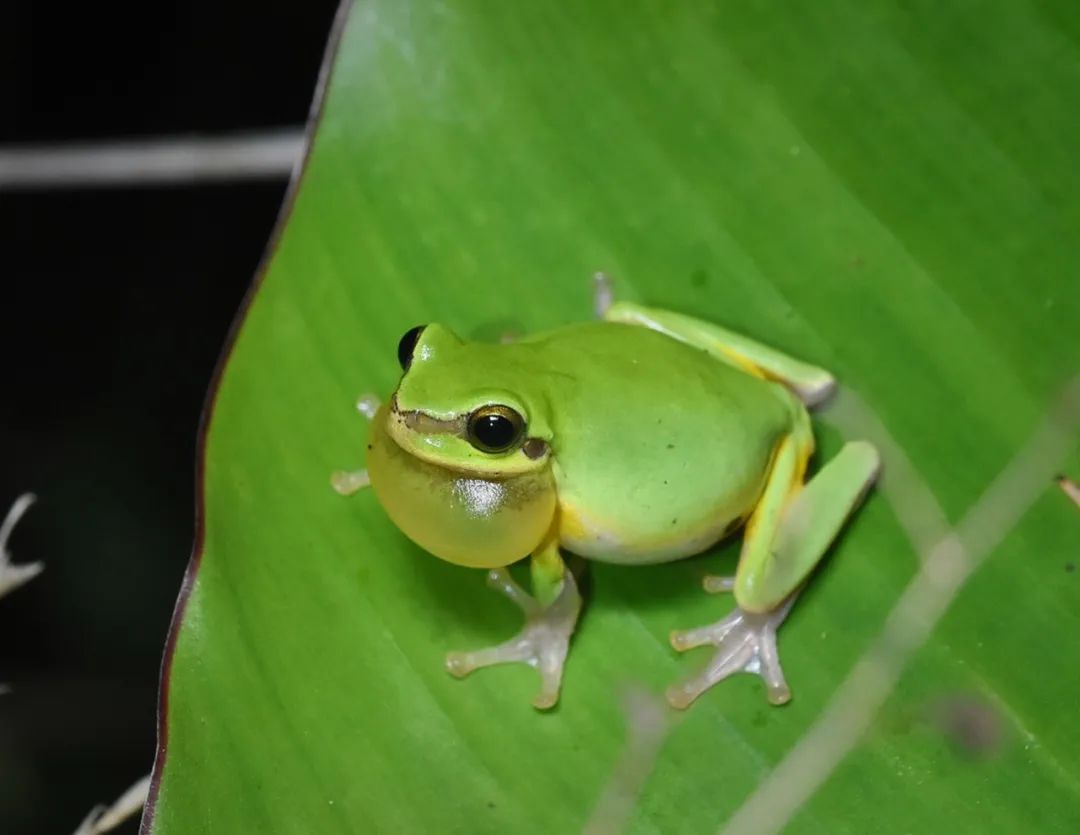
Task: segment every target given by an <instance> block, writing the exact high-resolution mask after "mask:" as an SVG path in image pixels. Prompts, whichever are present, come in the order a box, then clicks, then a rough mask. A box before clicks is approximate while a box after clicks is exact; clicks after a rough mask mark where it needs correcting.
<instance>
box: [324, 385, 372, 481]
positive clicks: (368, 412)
mask: <svg viewBox="0 0 1080 835" xmlns="http://www.w3.org/2000/svg"><path fill="white" fill-rule="evenodd" d="M380 405H381V404H380V402H379V398H378V397H376V396H375V395H374V394H362V395H360V397H359V398H357V400H356V411H358V412H359V413H360V414H362V415H363V416H364V417H366V418H367V419H368V420H371V419H372V418H374V417H375V413H376V412H377V411H379V406H380ZM330 486H331V487H333V488H334V490H336V491H337V492H338V493H340V494H341V495H342V496H351V495H352V494H353V493H359V492H360V491H361V490H363V489H364V488H365V487H370V486H371V479H370V478H369V477H368V471H367V470H335V471H334V472H332V473H331V474H330Z"/></svg>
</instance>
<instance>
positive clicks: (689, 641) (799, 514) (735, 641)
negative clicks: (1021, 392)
mask: <svg viewBox="0 0 1080 835" xmlns="http://www.w3.org/2000/svg"><path fill="white" fill-rule="evenodd" d="M812 450H813V438H812V436H811V435H810V434H809V427H808V425H800V426H799V427H797V428H796V430H795V432H794V433H793V434H792V435H790V436H788V437H787V438H785V439H784V440H783V441H782V442H781V444H780V447H779V449H778V450H777V453H776V456H775V459H774V462H773V466H772V468H771V470H770V472H769V477H768V481H767V483H766V486H765V490H764V493H763V494H762V497H761V499H760V501H759V502H758V505H757V507H756V508H755V510H754V513H753V514H752V515H751V517H750V520H749V522H748V523H747V527H746V533H745V536H744V540H743V549H742V554H741V556H740V558H739V567H738V569H737V571H736V574H735V578H734V580H733V581H732V580H731V579H730V578H706V583H705V587H706V589H707V590H708V591H727V590H731V591H733V592H734V593H735V602H736V603H737V604H738V605H737V607H736V609H735V611H733V612H732V613H731V614H730V615H728V616H727V617H726V618H724V619H723V620H720V621H718V622H717V623H714V624H711V625H709V626H704V627H699V628H697V629H688V630H685V631H676V632H672V634H671V644H672V646H674V647H675V649H677V650H679V651H683V650H687V649H690V648H692V647H697V646H702V645H704V644H711V645H713V646H715V647H716V652H715V653H714V654H713V657H712V659H711V660H710V661H709V663H708V665H706V667H705V669H704V670H702V672H701V673H699V674H698V675H697V676H694V677H693V678H691V679H689V680H688V681H685V682H683V683H682V684H678V685H675V686H673V687H671V688H669V689H668V692H667V698H668V701H669V702H670V703H671V704H672V706H674V707H677V708H685V707H687V706H688V705H689V704H690V703H691V702H692V701H693V700H694V699H696V698H697V697H698V696H700V695H701V694H702V693H704V692H705V691H706V690H708V689H709V688H710V687H712V686H713V685H714V684H716V683H717V682H719V681H722V680H723V679H725V678H727V677H728V676H730V675H732V674H734V673H738V672H747V673H755V674H757V675H759V676H761V677H762V679H764V681H765V686H766V691H767V694H768V698H769V701H770V702H772V703H773V704H784V703H785V702H787V701H788V700H789V699H790V698H791V691H790V689H789V688H788V686H787V682H786V681H785V680H784V672H783V669H782V668H781V666H780V658H779V655H778V653H777V649H776V630H777V629H778V628H779V626H780V624H781V623H783V621H784V618H785V617H787V614H788V612H789V611H790V609H791V606H792V604H793V603H794V602H795V598H796V597H797V596H798V593H799V588H800V586H801V585H802V584H803V582H804V581H805V580H806V577H807V576H808V575H809V574H810V572H811V570H812V569H813V568H814V566H815V565H816V564H817V563H818V561H819V560H820V559H821V557H822V556H823V555H824V553H825V551H826V549H827V548H828V547H829V544H830V543H831V542H832V540H833V539H834V538H835V537H836V534H837V533H838V532H839V531H840V528H841V527H843V524H844V522H845V520H846V519H847V518H848V517H849V516H850V515H851V513H852V512H853V511H854V510H855V508H856V506H857V505H858V504H859V502H860V501H861V499H862V497H863V496H864V495H865V494H866V491H867V490H868V489H869V487H870V485H871V484H873V482H874V479H875V478H876V476H877V473H878V470H879V467H880V461H879V458H878V454H877V450H875V449H874V447H873V446H871V445H870V444H868V443H866V442H864V441H854V442H851V443H848V444H846V445H845V446H844V448H843V449H842V450H840V453H839V454H838V455H837V456H836V457H835V458H834V459H832V460H831V461H830V462H829V463H828V464H826V465H825V466H824V467H823V468H822V469H821V471H820V472H819V473H818V474H817V475H816V476H815V477H814V478H813V479H811V481H810V482H809V483H807V484H806V485H805V486H803V484H802V478H803V471H804V468H805V465H806V461H807V459H808V458H809V455H810V452H811V451H812Z"/></svg>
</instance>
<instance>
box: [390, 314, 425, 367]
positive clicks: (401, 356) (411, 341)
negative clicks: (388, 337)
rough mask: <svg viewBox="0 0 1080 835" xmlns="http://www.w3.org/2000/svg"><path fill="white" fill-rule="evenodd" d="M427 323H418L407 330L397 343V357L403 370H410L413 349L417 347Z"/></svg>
mask: <svg viewBox="0 0 1080 835" xmlns="http://www.w3.org/2000/svg"><path fill="white" fill-rule="evenodd" d="M425 327H427V326H426V325H417V326H416V327H415V328H410V329H409V330H407V331H405V335H404V336H403V337H401V341H400V342H398V344H397V359H398V362H399V363H401V370H402V371H408V370H409V364H410V363H411V362H412V355H413V350H415V348H416V343H417V342H418V341H419V340H420V334H422V333H423V332H424V328H425Z"/></svg>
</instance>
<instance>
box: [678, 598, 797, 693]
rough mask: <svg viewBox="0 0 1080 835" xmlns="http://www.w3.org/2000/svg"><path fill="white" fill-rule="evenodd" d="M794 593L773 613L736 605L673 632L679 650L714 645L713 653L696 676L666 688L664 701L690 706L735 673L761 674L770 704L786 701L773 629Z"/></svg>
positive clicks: (777, 625)
mask: <svg viewBox="0 0 1080 835" xmlns="http://www.w3.org/2000/svg"><path fill="white" fill-rule="evenodd" d="M720 590H721V589H719V588H718V589H717V591H720ZM796 596H797V595H796V594H793V595H791V596H790V597H789V598H788V599H787V600H786V601H784V603H782V604H781V605H780V607H779V608H777V609H775V610H773V611H772V612H765V613H763V614H756V613H753V612H747V611H745V610H744V609H742V608H741V607H737V608H736V609H735V611H733V612H732V613H731V614H730V615H728V616H727V617H726V618H724V619H723V620H720V621H717V622H716V623H713V624H710V625H709V626H701V627H698V628H697V629H686V630H676V631H674V632H672V633H671V645H672V646H673V647H675V649H677V650H678V651H679V652H684V651H685V650H688V649H692V648H693V647H700V646H704V645H706V644H711V645H712V646H714V647H716V652H715V653H714V654H713V657H712V659H711V660H710V661H709V663H708V664H707V665H706V667H705V669H704V670H702V671H701V672H700V673H699V674H698V675H696V676H694V677H693V678H690V679H688V680H686V681H684V682H682V683H681V684H675V685H672V686H671V687H669V688H668V690H667V700H668V702H669V703H670V704H671V706H672V707H675V708H679V709H680V710H682V709H683V708H686V707H689V705H690V703H691V702H693V701H694V699H696V698H697V697H698V696H700V695H701V694H702V693H704V692H705V691H706V690H708V689H709V688H710V687H712V686H713V685H714V684H716V683H717V682H720V681H723V680H724V679H725V678H727V677H728V676H731V675H734V674H735V673H754V674H756V675H759V676H761V678H762V679H763V680H764V681H765V689H766V694H767V696H768V699H769V701H770V702H772V704H774V705H782V704H784V703H786V702H788V701H789V700H790V699H791V690H790V689H789V688H788V685H787V682H786V681H785V680H784V671H783V669H781V667H780V656H779V655H778V653H777V651H776V630H777V629H778V628H779V627H780V624H781V623H783V621H784V618H785V617H787V613H788V611H789V610H790V609H791V605H792V604H793V603H794V602H795V598H796Z"/></svg>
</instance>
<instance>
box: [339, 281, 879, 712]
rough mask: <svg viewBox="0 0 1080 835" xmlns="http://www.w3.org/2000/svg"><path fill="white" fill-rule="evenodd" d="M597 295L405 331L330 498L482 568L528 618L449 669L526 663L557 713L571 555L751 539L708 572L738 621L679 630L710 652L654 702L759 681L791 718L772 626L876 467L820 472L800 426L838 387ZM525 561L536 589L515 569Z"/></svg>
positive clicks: (750, 343) (642, 554)
mask: <svg viewBox="0 0 1080 835" xmlns="http://www.w3.org/2000/svg"><path fill="white" fill-rule="evenodd" d="M593 294H594V312H595V315H594V317H593V318H591V319H587V320H585V321H581V322H576V323H571V324H567V325H563V326H560V327H557V328H554V329H549V330H545V331H541V332H538V333H535V334H532V335H526V336H518V337H513V338H507V339H502V340H500V341H498V342H486V341H475V340H469V339H464V338H461V337H459V336H458V335H457V334H456V333H454V332H453V331H452V330H451V329H449V328H447V327H445V326H442V325H439V324H434V323H433V324H428V325H424V326H417V327H414V328H411V329H410V330H408V331H407V332H406V333H405V334H404V335H403V336H402V337H401V339H400V341H399V343H398V351H397V353H398V361H399V364H400V366H401V370H402V373H401V377H400V380H399V382H398V384H397V387H396V388H395V389H394V391H393V393H392V394H391V396H390V398H389V400H388V401H387V402H385V403H384V402H382V401H380V400H379V399H378V398H377V397H375V396H373V395H365V396H363V397H362V398H361V399H360V400H359V401H358V404H357V405H358V409H359V411H360V412H362V413H363V414H364V415H365V416H366V417H367V418H368V419H369V421H370V429H369V436H368V444H367V448H368V454H367V461H366V465H367V466H366V468H365V469H363V470H354V471H338V472H336V473H334V474H333V476H332V479H331V481H332V484H333V486H334V487H335V489H336V490H337V491H338V492H339V493H342V494H345V495H348V494H352V493H355V492H358V491H359V490H361V489H362V488H367V487H370V488H371V489H372V490H373V492H374V495H375V498H376V500H377V502H378V504H379V505H381V506H382V508H383V509H384V510H385V512H386V514H387V515H388V517H389V519H390V520H391V521H392V522H393V523H394V524H395V525H396V526H397V527H398V528H399V529H400V530H401V532H402V533H403V534H404V535H405V536H406V537H408V538H409V539H411V540H412V541H413V542H415V543H416V544H417V545H419V546H420V547H421V548H422V549H424V550H425V551H428V552H430V553H431V554H433V555H434V556H436V557H439V558H441V559H443V560H446V561H448V562H450V563H453V564H456V565H458V566H462V567H468V568H474V569H483V570H485V571H486V572H487V582H488V584H489V585H490V586H491V587H492V588H493V589H495V590H496V591H497V592H499V593H500V594H502V595H503V596H505V597H506V598H508V599H509V600H510V601H512V602H513V603H514V604H515V605H516V606H517V607H519V608H520V609H521V611H522V613H523V615H524V625H523V627H522V629H521V631H520V632H518V633H517V634H516V635H514V636H513V637H511V638H510V639H509V640H507V641H505V642H503V643H499V644H497V645H495V646H491V647H487V648H481V649H474V650H468V651H452V652H450V653H449V654H447V655H446V660H445V666H446V669H447V671H448V672H449V673H450V674H452V675H453V676H456V677H459V678H460V677H464V676H466V675H468V674H470V673H472V672H473V671H475V670H478V669H480V668H484V667H489V666H492V665H496V664H504V663H521V664H526V665H528V666H531V667H533V668H534V669H535V670H537V672H538V673H539V677H540V688H539V690H538V691H537V693H536V695H535V697H534V698H533V705H534V707H536V708H537V709H540V710H546V709H549V708H552V707H554V706H555V705H556V704H557V702H558V700H559V696H560V691H561V688H562V680H563V669H564V666H565V663H566V659H567V656H568V652H569V646H570V640H571V637H572V635H573V633H574V630H575V627H576V625H577V622H578V619H579V616H580V614H581V609H582V595H581V592H580V590H579V581H578V577H577V576H576V572H575V570H573V569H572V567H571V565H570V560H571V559H574V560H584V561H585V562H587V561H597V562H603V563H612V564H617V565H620V566H627V567H631V566H632V567H635V568H636V569H637V570H647V569H646V568H645V566H648V565H650V564H659V563H665V562H670V561H673V560H679V559H685V558H689V557H692V556H695V555H698V554H701V553H703V552H705V551H708V550H709V549H710V548H712V547H713V546H714V545H716V544H717V543H719V542H721V541H722V540H725V539H727V538H729V537H733V536H735V535H736V534H738V533H741V537H742V542H741V547H740V551H739V558H738V562H737V566H736V568H735V572H734V574H733V575H731V576H725V575H719V574H706V575H705V576H704V577H703V578H702V585H703V587H704V590H705V591H706V592H709V593H719V592H728V593H730V594H731V595H732V596H733V598H734V604H735V605H734V608H733V609H732V610H731V611H730V612H729V613H728V614H727V615H725V616H724V617H721V618H719V619H718V620H716V621H715V622H713V623H709V624H705V625H702V626H695V627H691V628H687V629H677V630H674V631H672V632H671V633H670V635H669V640H670V643H671V645H672V647H673V648H674V649H675V650H676V651H680V652H683V651H686V650H689V649H692V648H695V647H701V646H711V647H713V653H712V656H711V659H710V660H709V661H708V662H707V663H706V664H705V665H704V667H703V668H702V669H701V670H700V671H699V672H697V673H696V674H694V675H692V676H690V677H689V678H686V679H684V680H682V681H679V682H676V683H674V684H672V685H671V686H670V687H669V688H668V689H667V691H666V698H667V701H668V703H669V704H670V705H671V706H672V707H674V708H677V709H685V708H687V707H688V706H689V705H690V704H691V703H692V702H694V700H696V699H697V698H699V697H700V696H701V695H702V694H703V693H705V691H707V690H709V689H710V688H711V687H713V686H714V685H716V684H718V683H719V682H721V681H723V680H724V679H727V678H728V677H730V676H732V675H734V674H736V673H751V674H756V675H758V676H759V677H760V678H761V679H762V681H763V683H764V688H765V695H766V697H767V699H768V701H769V702H770V703H772V704H776V705H781V704H785V703H786V702H788V701H789V700H790V699H791V689H790V687H789V686H788V684H787V681H786V678H785V676H784V672H783V668H782V666H781V663H780V658H779V654H778V650H777V640H776V634H777V630H778V628H779V627H780V625H781V624H782V623H783V621H784V619H785V618H786V617H787V615H788V613H789V611H790V610H791V608H792V605H793V604H794V602H795V600H796V598H797V597H798V596H799V594H800V592H801V591H802V589H803V587H804V586H805V584H806V583H807V581H808V580H809V577H810V575H811V574H812V572H813V570H814V569H815V567H816V566H817V565H818V564H819V563H820V562H821V560H822V559H823V557H824V556H825V554H826V552H827V551H828V549H829V547H830V545H831V544H832V542H833V540H834V539H835V538H836V536H837V534H838V533H839V532H840V531H841V529H842V528H843V527H844V526H845V524H846V523H847V521H848V520H849V519H851V518H852V516H853V515H854V514H855V512H856V510H857V508H858V507H859V506H860V505H861V503H862V502H863V500H864V498H865V496H866V495H867V493H868V492H869V491H870V489H871V488H872V487H873V485H874V483H875V481H876V479H877V477H878V474H879V472H880V469H881V460H880V456H879V454H878V452H877V450H876V448H875V447H874V446H873V444H871V443H869V442H868V441H865V440H850V441H847V442H846V443H845V444H844V445H843V446H842V448H841V449H840V450H839V452H837V454H836V455H835V456H833V457H832V458H831V459H830V460H829V461H827V462H825V463H824V464H823V465H822V466H820V468H818V469H817V471H816V472H814V473H813V474H812V475H810V474H809V469H808V467H809V464H810V461H811V457H812V456H813V455H814V451H815V436H814V432H813V428H812V425H811V419H810V415H809V411H810V410H811V409H812V408H814V407H816V406H819V405H820V404H822V403H823V402H824V401H826V400H827V399H828V398H829V396H830V395H831V394H832V392H833V391H834V390H835V388H836V380H835V378H834V376H833V375H832V374H831V373H830V372H828V371H826V370H825V369H823V368H820V367H818V366H815V365H812V364H809V363H807V362H804V361H802V360H799V359H796V358H794V357H792V356H790V355H789V354H787V353H784V352H782V351H779V350H777V349H775V348H771V347H769V346H768V345H766V344H765V343H763V342H760V341H758V340H755V339H753V338H750V337H748V336H745V335H743V334H742V333H740V332H737V331H734V330H730V329H728V328H727V327H724V326H721V325H718V324H714V323H712V322H710V321H707V320H704V319H700V318H696V317H693V316H690V315H688V314H684V313H679V312H675V311H672V310H667V309H663V308H654V307H650V306H645V305H641V304H638V303H636V302H631V301H625V300H618V301H617V300H615V298H614V290H613V283H612V281H611V279H610V278H608V277H607V276H606V275H605V274H602V273H599V274H597V275H595V276H594V291H593ZM526 559H527V560H528V562H529V572H528V575H529V579H530V586H531V588H530V589H529V590H528V591H527V590H526V589H525V588H524V587H523V586H522V585H521V584H519V583H518V582H517V581H516V580H515V579H514V577H513V576H512V575H511V572H510V566H511V565H513V564H515V563H518V562H520V561H522V560H526Z"/></svg>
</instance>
